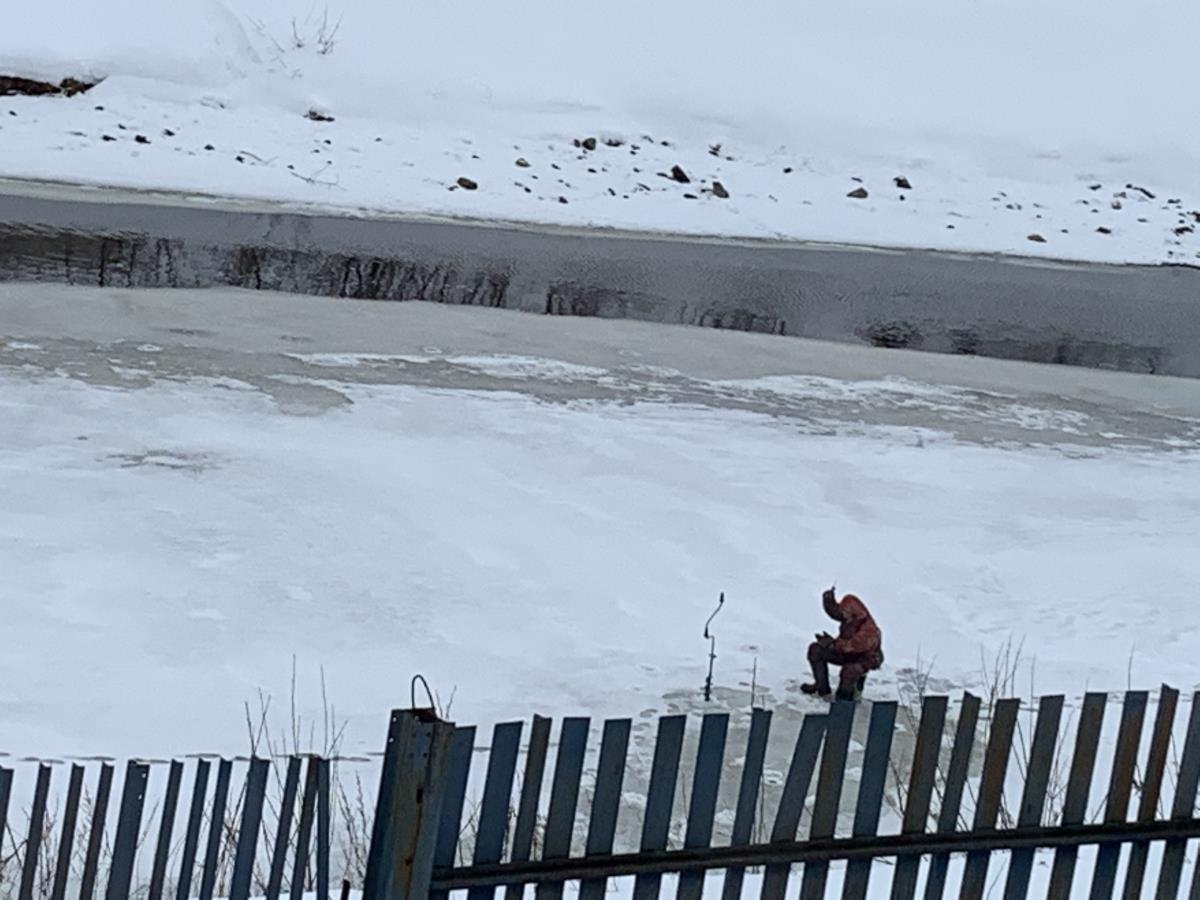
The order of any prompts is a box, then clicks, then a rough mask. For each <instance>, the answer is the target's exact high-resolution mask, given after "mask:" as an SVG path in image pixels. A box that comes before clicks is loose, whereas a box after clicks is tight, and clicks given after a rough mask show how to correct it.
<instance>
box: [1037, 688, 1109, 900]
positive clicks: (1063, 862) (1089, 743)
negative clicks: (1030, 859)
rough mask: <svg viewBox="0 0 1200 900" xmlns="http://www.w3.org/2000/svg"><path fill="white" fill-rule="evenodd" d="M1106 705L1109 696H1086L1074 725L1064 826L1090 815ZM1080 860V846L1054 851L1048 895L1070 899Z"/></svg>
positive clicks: (1064, 805)
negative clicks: (1076, 866) (1073, 745)
mask: <svg viewBox="0 0 1200 900" xmlns="http://www.w3.org/2000/svg"><path fill="white" fill-rule="evenodd" d="M1107 705H1108V695H1107V694H1102V693H1095V692H1093V693H1089V694H1085V695H1084V697H1083V707H1082V708H1081V710H1080V712H1079V724H1078V725H1076V726H1075V750H1074V752H1073V753H1072V758H1071V771H1070V774H1069V775H1068V776H1067V794H1066V797H1064V798H1063V814H1062V824H1063V825H1079V824H1082V822H1083V820H1084V818H1085V817H1086V815H1087V804H1088V797H1089V796H1090V795H1091V792H1092V775H1093V774H1094V773H1095V771H1096V751H1097V749H1098V748H1099V746H1100V730H1101V728H1102V727H1103V725H1104V709H1105V707H1106V706H1107ZM1078 857H1079V848H1078V847H1059V848H1058V849H1057V850H1055V851H1054V866H1053V868H1052V869H1051V870H1050V888H1049V896H1051V897H1069V896H1071V885H1072V883H1073V882H1074V880H1075V861H1076V860H1077V859H1078Z"/></svg>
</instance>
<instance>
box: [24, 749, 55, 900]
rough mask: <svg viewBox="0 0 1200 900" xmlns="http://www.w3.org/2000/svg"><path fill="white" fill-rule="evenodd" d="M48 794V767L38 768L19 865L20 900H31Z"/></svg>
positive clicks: (41, 766)
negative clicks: (26, 833)
mask: <svg viewBox="0 0 1200 900" xmlns="http://www.w3.org/2000/svg"><path fill="white" fill-rule="evenodd" d="M49 793H50V767H49V766H47V765H40V766H38V773H37V783H36V785H35V786H34V789H33V805H32V806H31V807H30V808H29V835H28V837H26V839H25V858H24V860H23V862H22V865H21V886H20V888H19V892H18V895H17V896H18V897H19V898H20V900H33V886H34V883H35V882H36V880H37V867H38V854H39V852H40V851H41V848H42V826H43V825H44V824H45V821H46V798H47V796H48V795H49Z"/></svg>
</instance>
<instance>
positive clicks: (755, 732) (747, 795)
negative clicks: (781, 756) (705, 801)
mask: <svg viewBox="0 0 1200 900" xmlns="http://www.w3.org/2000/svg"><path fill="white" fill-rule="evenodd" d="M770 733H771V711H770V710H768V709H755V710H753V711H751V713H750V735H749V737H747V739H746V757H745V759H744V760H743V762H742V780H741V782H740V784H739V785H738V797H737V807H736V808H735V810H734V814H733V833H732V835H731V836H730V839H729V843H730V845H731V846H734V847H744V846H746V845H747V844H749V843H750V841H751V839H752V838H753V836H754V824H755V821H756V810H757V807H758V792H759V789H760V786H761V784H762V773H763V760H764V758H765V757H766V754H767V738H768V737H769V736H770ZM745 877H746V869H745V867H744V866H730V867H729V868H728V869H726V870H725V885H724V887H723V888H722V890H721V900H740V898H741V896H742V884H743V882H744V880H745Z"/></svg>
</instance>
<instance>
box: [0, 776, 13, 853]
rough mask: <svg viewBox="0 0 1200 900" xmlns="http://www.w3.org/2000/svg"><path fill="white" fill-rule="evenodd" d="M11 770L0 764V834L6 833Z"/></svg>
mask: <svg viewBox="0 0 1200 900" xmlns="http://www.w3.org/2000/svg"><path fill="white" fill-rule="evenodd" d="M12 780H13V770H12V769H8V768H5V767H4V766H0V836H3V835H5V834H8V804H9V801H10V800H11V799H12Z"/></svg>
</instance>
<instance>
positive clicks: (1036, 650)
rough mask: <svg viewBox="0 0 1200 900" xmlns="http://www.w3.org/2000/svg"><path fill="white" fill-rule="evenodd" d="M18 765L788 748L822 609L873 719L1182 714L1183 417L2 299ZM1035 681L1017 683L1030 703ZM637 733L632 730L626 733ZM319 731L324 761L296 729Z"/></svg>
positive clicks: (1186, 451)
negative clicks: (946, 702)
mask: <svg viewBox="0 0 1200 900" xmlns="http://www.w3.org/2000/svg"><path fill="white" fill-rule="evenodd" d="M0 323H2V324H0V422H3V426H2V427H0V496H3V497H4V503H3V506H2V508H0V570H2V571H3V572H4V584H3V597H4V609H5V626H4V635H5V650H4V652H3V653H2V654H0V709H2V710H3V718H4V722H5V733H4V746H3V747H2V748H0V749H4V750H8V751H10V752H13V753H22V754H25V753H32V754H35V755H37V754H64V753H65V754H77V753H94V752H99V753H109V754H114V755H121V754H127V753H139V754H168V753H180V752H187V751H196V750H205V751H210V750H212V751H226V752H229V751H236V750H239V749H243V748H244V746H245V737H244V735H245V723H244V714H243V710H242V704H243V701H251V703H252V704H254V703H256V702H257V701H256V698H257V694H258V691H259V690H260V689H262V690H263V691H265V692H267V693H268V694H270V695H271V696H273V697H274V698H275V703H276V707H275V708H276V710H277V712H278V715H279V716H280V717H281V718H286V706H287V698H288V693H289V679H290V673H291V667H292V659H293V656H294V657H295V658H296V659H297V660H298V670H299V676H300V682H299V702H300V708H301V712H302V714H303V715H304V716H305V717H306V718H307V719H309V720H313V719H314V718H316V721H318V722H319V721H320V719H319V716H320V698H319V684H318V671H319V667H321V666H323V667H324V670H325V674H326V679H327V684H328V693H329V699H330V700H331V701H332V702H333V703H334V704H335V705H336V712H337V718H338V719H339V720H342V719H345V720H346V722H347V723H348V732H347V741H348V743H347V745H346V746H347V748H348V749H349V750H351V751H355V752H360V751H370V750H375V749H377V748H378V747H379V746H380V742H381V740H382V736H383V731H384V727H385V713H386V710H387V709H388V708H390V707H392V706H396V705H407V704H408V701H409V678H410V677H411V676H412V674H413V673H416V672H421V673H424V674H425V675H426V676H427V677H428V678H429V679H430V681H431V683H432V684H433V685H434V687H435V688H436V689H437V690H438V692H439V693H440V694H441V696H442V698H443V700H446V699H447V698H448V697H449V696H450V695H451V693H452V692H453V693H454V695H455V699H454V703H453V708H452V714H453V716H454V717H455V718H456V719H458V720H459V721H462V722H479V723H480V724H486V723H490V722H493V721H497V720H501V719H504V718H509V717H516V718H524V717H527V716H528V715H529V714H530V713H532V712H535V711H540V712H545V713H552V714H555V715H561V714H566V713H587V714H591V715H593V716H596V717H600V716H604V715H617V714H621V715H630V714H633V715H637V714H638V713H640V712H642V711H647V712H649V711H667V710H674V709H695V708H698V707H699V706H700V705H701V704H700V702H699V700H698V692H699V688H700V685H701V682H702V680H703V678H704V671H705V662H706V660H705V652H706V647H707V645H706V643H705V642H704V641H703V640H702V638H701V628H702V625H703V623H704V620H705V618H706V617H707V616H708V614H709V613H710V611H711V609H712V607H713V605H714V601H715V599H716V595H717V592H718V591H722V590H723V591H725V592H726V596H727V598H728V602H727V604H726V609H725V610H724V612H722V613H721V616H720V617H719V619H718V620H717V623H716V626H715V630H716V633H717V635H718V654H719V656H718V660H717V665H716V680H717V683H718V687H719V689H720V703H719V706H723V707H727V708H733V709H743V708H745V707H748V706H749V702H750V694H749V682H750V680H751V671H752V669H753V668H754V667H755V665H757V684H758V687H759V691H760V693H759V697H758V699H759V700H760V701H761V700H763V699H764V698H765V699H766V700H767V701H768V702H769V703H771V704H772V705H777V706H779V707H780V708H781V709H785V710H789V711H791V713H792V714H798V713H799V712H800V711H802V710H803V709H805V708H807V707H806V706H805V703H806V701H805V700H803V699H802V698H800V697H799V696H798V694H797V693H796V684H797V681H798V680H799V679H801V678H802V677H803V676H804V674H805V673H804V664H803V650H804V646H805V644H806V643H807V641H808V640H809V639H810V635H811V634H812V632H813V631H816V630H820V629H822V628H824V627H826V625H827V624H828V623H827V622H825V621H823V620H822V618H821V615H820V609H819V601H818V596H819V592H820V590H821V589H822V588H823V587H825V586H827V585H828V583H829V582H831V581H833V580H835V579H836V581H837V582H838V585H839V587H840V588H841V589H844V590H854V591H857V592H859V593H860V594H861V595H862V596H863V597H864V598H866V600H867V601H868V603H870V604H871V605H872V607H873V608H874V610H875V611H876V613H877V614H878V617H879V618H880V620H881V621H882V623H883V627H884V631H885V636H886V650H887V654H888V666H887V668H886V670H885V671H884V672H882V673H881V674H880V676H879V677H877V678H876V679H874V680H873V681H872V683H871V685H870V688H869V691H868V693H869V695H870V696H872V697H875V698H881V697H883V698H894V697H895V696H896V695H897V692H898V691H901V690H905V689H907V688H911V686H912V683H913V681H914V679H915V678H916V677H917V670H919V669H923V668H925V667H927V666H929V665H930V664H932V671H933V675H934V681H933V682H932V685H933V686H934V687H935V688H937V689H948V688H951V687H958V686H963V685H966V686H971V685H979V684H980V682H981V680H982V679H983V676H982V675H981V667H982V663H983V662H986V661H990V660H992V659H993V658H994V656H995V654H996V653H997V652H998V651H999V650H1000V648H1001V647H1002V645H1003V644H1005V643H1006V642H1007V641H1009V640H1010V639H1014V640H1016V641H1024V654H1025V656H1024V659H1025V662H1024V663H1023V664H1022V665H1021V667H1020V678H1021V684H1022V690H1023V692H1026V693H1027V692H1028V691H1029V690H1030V689H1035V690H1036V691H1038V692H1048V691H1052V690H1062V691H1065V692H1067V693H1069V694H1072V695H1074V694H1077V693H1078V692H1081V691H1082V690H1083V689H1084V688H1093V689H1107V690H1120V689H1123V688H1124V687H1125V685H1126V683H1127V678H1128V677H1130V676H1131V677H1132V679H1133V681H1134V682H1135V683H1136V684H1138V685H1142V686H1154V685H1156V684H1158V682H1159V681H1161V680H1166V681H1168V682H1170V683H1173V684H1176V685H1178V686H1179V687H1181V688H1184V689H1190V688H1191V687H1192V686H1193V685H1195V684H1197V683H1198V682H1200V667H1198V665H1197V662H1196V660H1195V655H1194V653H1193V652H1192V645H1193V643H1194V639H1195V637H1196V634H1195V632H1196V628H1195V627H1194V622H1195V617H1194V616H1193V615H1192V614H1191V610H1192V607H1193V602H1194V601H1193V596H1194V594H1195V590H1196V586H1197V584H1198V582H1200V557H1198V556H1197V554H1196V553H1195V552H1194V546H1193V545H1194V538H1195V529H1194V523H1195V521H1196V517H1197V514H1198V513H1200V454H1198V453H1197V448H1198V447H1200V398H1198V397H1197V394H1196V391H1195V386H1194V382H1187V381H1178V380H1174V379H1169V378H1151V377H1140V376H1129V375H1118V374H1115V373H1103V372H1093V371H1086V370H1079V369H1063V368H1040V367H1035V366H1028V365H1021V364H1011V363H1001V362H995V361H988V360H984V359H973V358H953V357H928V356H923V355H921V354H916V353H910V352H905V353H894V352H888V351H879V350H870V349H862V348H849V347H841V346H833V345H823V344H819V343H814V342H808V341H802V340H798V339H779V338H771V337H765V336H757V335H748V334H736V333H717V332H711V331H707V330H701V329H686V328H678V329H676V328H669V327H664V326H647V325H640V324H638V323H631V322H609V321H591V320H587V321H581V320H564V319H557V318H548V317H535V316H525V315H522V314H515V313H506V312H497V311H490V310H480V309H467V308H445V307H438V306H431V305H425V304H371V303H355V302H349V301H331V300H321V299H313V298H301V297H290V296H282V295H250V294H245V293H240V292H232V291H231V292H182V291H177V292H131V291H117V290H96V289H81V288H74V289H70V288H59V287H52V286H32V285H30V286H27V285H3V286H0ZM1034 661H1036V664H1035V665H1034ZM647 724H648V723H647ZM318 727H319V726H318Z"/></svg>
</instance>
